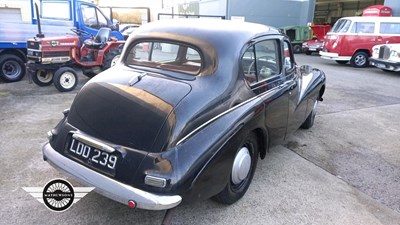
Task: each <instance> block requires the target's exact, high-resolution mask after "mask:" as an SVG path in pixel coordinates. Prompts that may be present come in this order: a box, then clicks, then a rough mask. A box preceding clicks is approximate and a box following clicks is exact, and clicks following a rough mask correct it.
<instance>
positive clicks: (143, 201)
mask: <svg viewBox="0 0 400 225" xmlns="http://www.w3.org/2000/svg"><path fill="white" fill-rule="evenodd" d="M42 150H43V157H44V159H45V160H46V161H47V162H48V163H50V164H51V165H52V166H54V167H56V168H58V169H60V170H61V171H63V172H65V173H67V174H68V175H71V176H72V177H74V178H76V179H78V180H79V181H81V182H82V183H84V184H86V185H88V186H92V187H95V189H94V190H95V191H96V192H98V193H100V194H101V195H104V196H106V197H108V198H110V199H112V200H114V201H117V202H120V203H122V204H124V205H128V201H131V200H133V201H135V202H136V204H137V208H140V209H147V210H165V209H170V208H174V207H176V206H177V205H179V204H180V203H181V201H182V197H181V196H179V195H157V194H153V193H150V192H146V191H143V190H140V189H137V188H134V187H132V186H129V185H126V184H123V183H121V182H118V181H116V180H113V179H111V178H109V177H106V176H104V175H102V174H100V173H97V172H95V171H93V170H91V169H89V168H87V167H85V166H83V165H81V164H79V163H77V162H75V161H72V160H71V159H69V158H67V157H65V156H63V155H61V154H60V153H58V152H57V151H56V150H54V149H53V148H52V147H51V146H50V144H49V143H47V144H45V145H44V146H43V149H42Z"/></svg>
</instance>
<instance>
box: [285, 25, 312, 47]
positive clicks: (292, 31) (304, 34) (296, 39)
mask: <svg viewBox="0 0 400 225" xmlns="http://www.w3.org/2000/svg"><path fill="white" fill-rule="evenodd" d="M280 30H281V32H282V33H284V34H286V35H287V36H288V37H289V39H290V41H291V42H292V45H293V52H294V53H301V52H302V48H301V45H302V44H303V42H304V41H307V40H310V38H311V30H310V29H309V28H308V27H307V26H286V27H281V28H280Z"/></svg>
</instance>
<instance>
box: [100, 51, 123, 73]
mask: <svg viewBox="0 0 400 225" xmlns="http://www.w3.org/2000/svg"><path fill="white" fill-rule="evenodd" d="M120 56H121V49H112V50H110V51H109V52H108V53H107V54H106V55H105V56H104V60H103V70H106V69H108V68H110V67H112V66H114V65H115V64H116V63H117V61H118V59H119V57H120Z"/></svg>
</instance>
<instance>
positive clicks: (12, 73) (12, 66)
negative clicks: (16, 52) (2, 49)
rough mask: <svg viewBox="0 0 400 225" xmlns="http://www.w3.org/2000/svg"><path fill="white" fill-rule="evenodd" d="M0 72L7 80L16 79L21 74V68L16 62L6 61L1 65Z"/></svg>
mask: <svg viewBox="0 0 400 225" xmlns="http://www.w3.org/2000/svg"><path fill="white" fill-rule="evenodd" d="M1 70H2V72H3V74H4V75H6V76H7V77H8V78H17V77H18V76H19V74H20V73H21V71H22V68H21V66H20V65H19V64H18V63H17V62H14V61H8V62H6V63H4V64H3V67H2V68H1Z"/></svg>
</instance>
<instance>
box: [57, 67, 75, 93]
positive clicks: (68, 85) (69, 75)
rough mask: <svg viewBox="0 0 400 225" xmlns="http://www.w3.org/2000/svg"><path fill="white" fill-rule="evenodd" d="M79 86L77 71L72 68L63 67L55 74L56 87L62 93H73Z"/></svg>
mask: <svg viewBox="0 0 400 225" xmlns="http://www.w3.org/2000/svg"><path fill="white" fill-rule="evenodd" d="M77 84H78V76H77V74H76V71H75V70H74V69H73V68H70V67H61V68H60V69H58V70H57V71H56V72H55V73H54V86H56V88H57V90H59V91H60V92H67V91H72V90H74V89H75V87H76V85H77Z"/></svg>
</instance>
